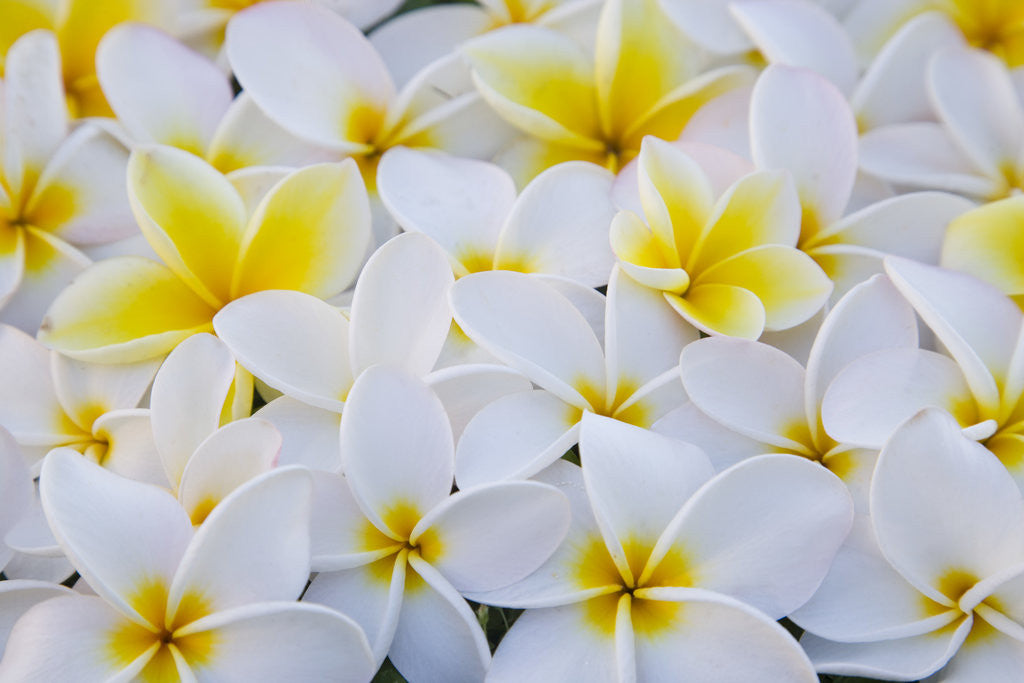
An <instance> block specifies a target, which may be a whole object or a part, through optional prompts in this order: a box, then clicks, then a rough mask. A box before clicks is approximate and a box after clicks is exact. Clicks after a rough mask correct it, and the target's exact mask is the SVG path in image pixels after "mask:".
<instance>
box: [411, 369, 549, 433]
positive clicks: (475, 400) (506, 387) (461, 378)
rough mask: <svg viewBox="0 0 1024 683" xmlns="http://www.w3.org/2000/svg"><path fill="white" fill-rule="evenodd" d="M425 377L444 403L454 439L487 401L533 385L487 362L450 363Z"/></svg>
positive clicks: (510, 370) (513, 372)
mask: <svg viewBox="0 0 1024 683" xmlns="http://www.w3.org/2000/svg"><path fill="white" fill-rule="evenodd" d="M425 379H426V381H427V384H429V385H430V388H431V389H433V390H434V393H435V394H437V396H438V398H440V399H441V403H443V404H444V409H445V412H446V413H448V419H449V421H450V422H451V424H452V435H453V436H454V437H455V440H456V441H458V440H459V437H460V436H462V431H463V430H464V429H465V428H466V425H467V424H468V423H469V421H470V420H471V419H473V417H474V416H476V414H477V413H479V412H480V411H481V410H482V409H483V408H484V407H485V406H487V405H488V404H489V403H492V402H494V401H496V400H498V399H499V398H501V397H502V396H507V395H508V394H514V393H517V392H520V391H529V390H530V389H531V388H532V387H533V384H532V383H531V382H530V380H528V379H526V378H525V377H523V376H522V375H520V374H519V373H518V372H516V371H515V370H513V369H511V368H506V367H504V366H502V365H491V364H489V363H480V364H477V363H463V364H459V365H453V366H451V367H447V368H442V369H440V370H437V371H435V372H432V373H430V374H429V375H427V377H426V378H425Z"/></svg>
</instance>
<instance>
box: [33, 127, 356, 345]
mask: <svg viewBox="0 0 1024 683" xmlns="http://www.w3.org/2000/svg"><path fill="white" fill-rule="evenodd" d="M128 191H129V195H130V198H131V201H132V208H133V209H134V211H135V215H136V219H137V220H138V222H139V225H140V227H141V228H142V233H143V235H145V237H146V239H147V241H148V242H149V244H150V246H152V248H153V249H154V250H155V251H156V253H157V254H159V255H160V257H161V259H163V263H157V262H154V261H150V260H148V259H144V258H141V257H120V258H111V259H107V260H105V261H102V262H100V263H97V264H95V265H93V266H92V267H91V268H90V269H89V270H87V271H85V272H84V273H82V275H81V276H79V277H78V279H76V280H75V282H74V283H73V284H72V285H70V286H69V287H68V288H67V289H66V290H64V291H63V292H62V293H61V295H60V296H59V297H58V298H57V299H56V300H55V301H54V303H53V305H52V306H51V307H50V309H49V311H48V312H47V316H46V320H45V322H44V325H43V329H42V330H41V331H40V336H39V338H40V340H41V341H43V343H45V344H47V345H48V346H50V347H52V348H55V349H57V350H59V351H60V352H62V353H65V354H67V355H69V356H73V357H75V358H79V359H82V360H93V361H101V362H122V363H123V362H131V361H134V360H140V359H144V358H150V357H153V356H156V355H159V354H163V353H166V352H168V351H170V350H171V349H172V348H174V346H175V345H177V344H178V343H179V342H181V341H182V340H184V339H185V338H187V337H189V336H191V335H193V334H195V333H197V332H204V331H210V330H211V329H212V321H213V316H214V314H215V313H216V312H217V311H218V310H220V309H221V308H223V307H224V306H225V305H226V304H227V303H228V302H230V301H233V300H235V299H238V298H239V297H243V296H245V295H246V294H250V293H252V292H256V291H260V290H264V289H294V290H298V291H303V292H308V293H309V294H312V295H314V296H320V297H329V296H333V295H334V294H337V293H339V292H341V291H342V290H343V289H345V288H346V287H347V286H348V285H349V284H350V283H351V282H352V280H353V279H354V278H355V276H356V273H357V272H358V269H359V266H360V264H361V263H362V260H363V256H364V254H365V252H366V249H367V246H368V244H369V241H370V211H369V205H368V202H367V198H366V190H365V188H364V187H363V184H362V181H361V179H360V176H359V172H358V169H357V168H356V165H355V162H353V161H345V162H342V163H336V164H335V163H329V164H316V165H313V166H307V167H305V168H302V169H299V170H296V171H293V172H291V173H289V174H288V175H287V176H285V177H284V178H283V179H282V180H280V181H279V182H278V183H277V184H276V185H274V186H273V187H272V188H271V189H270V191H269V192H267V194H266V196H265V197H263V199H262V200H260V202H259V204H258V205H257V206H256V207H255V209H254V210H252V211H251V213H250V212H249V211H247V209H246V205H245V202H244V200H243V197H242V195H241V194H240V193H239V192H238V190H236V189H235V188H234V186H232V184H231V182H230V180H229V179H228V178H226V177H224V176H223V175H221V174H220V172H218V171H217V170H216V169H214V168H213V167H212V166H210V165H209V164H207V163H206V162H205V161H203V160H202V159H200V158H199V157H196V156H194V155H192V154H190V153H188V152H185V151H183V150H179V149H176V148H173V147H166V146H143V147H139V148H136V150H135V151H134V152H132V157H131V161H130V162H129V166H128Z"/></svg>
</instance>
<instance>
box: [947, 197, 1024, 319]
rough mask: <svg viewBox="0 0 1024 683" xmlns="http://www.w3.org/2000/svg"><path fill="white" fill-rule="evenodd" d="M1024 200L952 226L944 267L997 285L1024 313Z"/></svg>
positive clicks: (988, 208)
mask: <svg viewBox="0 0 1024 683" xmlns="http://www.w3.org/2000/svg"><path fill="white" fill-rule="evenodd" d="M1021 225H1024V197H1019V196H1015V197H1008V198H1007V199H1002V200H1000V201H997V202H992V203H990V204H985V205H983V206H980V207H978V208H977V209H974V210H973V211H968V212H967V213H965V214H963V215H962V216H960V217H959V218H957V219H956V220H955V221H953V222H952V223H950V224H949V229H948V230H946V238H945V240H944V241H943V243H942V261H941V263H942V265H943V266H945V267H946V268H952V269H953V270H959V271H962V272H964V273H969V274H971V275H973V276H974V277H976V278H979V279H982V280H985V281H986V282H988V283H990V284H992V285H995V286H996V287H997V288H998V289H999V290H1000V291H1001V292H1003V293H1004V294H1006V295H1007V296H1009V297H1010V298H1011V299H1013V300H1014V301H1015V302H1017V305H1018V306H1020V307H1021V308H1022V309H1024V230H1021Z"/></svg>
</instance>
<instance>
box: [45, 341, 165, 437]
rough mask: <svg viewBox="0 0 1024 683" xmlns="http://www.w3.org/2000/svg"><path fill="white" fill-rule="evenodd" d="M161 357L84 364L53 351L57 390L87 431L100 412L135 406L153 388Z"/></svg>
mask: <svg viewBox="0 0 1024 683" xmlns="http://www.w3.org/2000/svg"><path fill="white" fill-rule="evenodd" d="M159 367H160V360H159V359H154V360H148V361H142V362H139V363H127V364H123V365H100V364H97V363H83V362H81V361H76V360H74V359H72V358H68V357H67V356H62V355H60V354H59V353H54V354H51V356H50V370H51V374H52V377H53V385H54V389H56V391H57V396H58V397H59V399H60V403H61V406H63V408H64V410H65V411H66V412H67V414H68V416H69V417H70V418H71V419H72V420H74V421H75V424H77V425H78V426H79V427H81V428H82V429H83V430H85V431H89V430H90V429H91V428H92V422H93V420H95V419H96V418H97V417H98V416H99V415H100V414H102V413H105V412H107V411H109V410H116V409H118V408H134V407H136V406H137V405H139V402H140V401H141V400H142V397H143V396H144V395H145V394H146V391H147V390H148V389H149V385H150V383H152V381H153V376H154V375H155V374H156V371H157V369H158V368H159Z"/></svg>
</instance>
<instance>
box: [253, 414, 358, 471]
mask: <svg viewBox="0 0 1024 683" xmlns="http://www.w3.org/2000/svg"><path fill="white" fill-rule="evenodd" d="M254 417H258V418H261V419H264V420H266V421H268V422H270V423H271V424H272V425H274V427H276V428H277V431H279V432H280V433H281V436H282V438H283V443H282V444H281V452H280V454H279V456H278V465H305V466H306V467H309V468H310V469H313V470H324V471H326V472H336V471H338V470H340V469H341V453H340V452H339V450H338V428H339V426H340V424H341V415H339V414H338V413H336V412H334V411H333V410H324V409H323V408H318V407H316V406H312V405H308V404H306V403H302V402H300V401H297V400H295V399H293V398H291V397H289V396H279V397H278V398H276V399H274V400H272V401H271V402H270V403H268V404H267V405H265V406H263V407H262V408H260V409H259V410H258V411H256V414H255V415H254Z"/></svg>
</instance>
